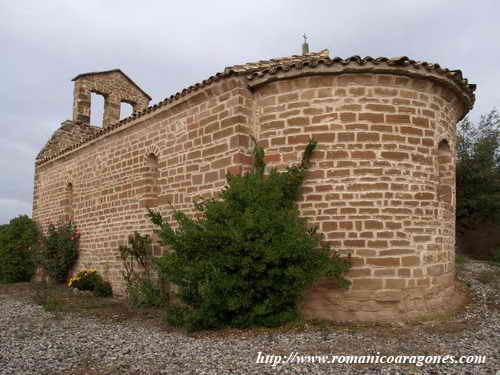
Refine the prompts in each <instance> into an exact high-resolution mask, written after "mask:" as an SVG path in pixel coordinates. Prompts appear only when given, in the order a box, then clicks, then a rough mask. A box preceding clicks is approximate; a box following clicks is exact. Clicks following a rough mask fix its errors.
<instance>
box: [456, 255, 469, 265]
mask: <svg viewBox="0 0 500 375" xmlns="http://www.w3.org/2000/svg"><path fill="white" fill-rule="evenodd" d="M465 262H467V258H465V257H464V256H463V255H456V256H455V263H456V264H459V265H462V264H465Z"/></svg>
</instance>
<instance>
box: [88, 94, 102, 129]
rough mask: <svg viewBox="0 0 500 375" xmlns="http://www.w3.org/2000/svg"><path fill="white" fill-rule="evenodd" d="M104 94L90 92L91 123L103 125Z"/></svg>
mask: <svg viewBox="0 0 500 375" xmlns="http://www.w3.org/2000/svg"><path fill="white" fill-rule="evenodd" d="M104 103H105V99H104V96H103V95H101V94H97V93H95V92H92V93H90V125H94V126H99V127H102V124H103V119H104Z"/></svg>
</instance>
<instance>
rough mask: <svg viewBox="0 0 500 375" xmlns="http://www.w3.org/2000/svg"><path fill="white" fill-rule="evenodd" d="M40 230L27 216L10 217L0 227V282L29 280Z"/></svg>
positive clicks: (32, 272) (33, 266)
mask: <svg viewBox="0 0 500 375" xmlns="http://www.w3.org/2000/svg"><path fill="white" fill-rule="evenodd" d="M39 236H40V232H39V230H38V228H37V226H36V224H35V223H34V222H33V220H31V219H30V218H29V217H28V216H26V215H22V216H19V217H17V218H15V219H12V220H11V221H10V223H9V224H8V225H3V226H2V228H1V229H0V283H15V282H22V281H30V280H31V278H32V277H33V275H34V273H35V261H34V256H33V255H34V252H35V249H36V246H37V243H38V240H39Z"/></svg>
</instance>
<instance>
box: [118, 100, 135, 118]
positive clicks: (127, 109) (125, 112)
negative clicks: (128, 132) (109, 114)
mask: <svg viewBox="0 0 500 375" xmlns="http://www.w3.org/2000/svg"><path fill="white" fill-rule="evenodd" d="M133 112H134V107H133V106H132V104H130V103H127V102H121V103H120V120H123V119H124V118H127V117H129V116H130V115H131V114H132V113H133Z"/></svg>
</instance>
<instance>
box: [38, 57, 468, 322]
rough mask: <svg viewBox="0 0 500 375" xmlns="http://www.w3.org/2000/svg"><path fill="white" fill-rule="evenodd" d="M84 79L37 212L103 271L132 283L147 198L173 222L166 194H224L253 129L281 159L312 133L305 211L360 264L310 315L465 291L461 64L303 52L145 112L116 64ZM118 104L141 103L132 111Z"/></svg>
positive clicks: (389, 311)
mask: <svg viewBox="0 0 500 375" xmlns="http://www.w3.org/2000/svg"><path fill="white" fill-rule="evenodd" d="M74 81H75V90H74V108H73V111H74V114H73V120H72V121H70V120H67V121H64V122H63V123H62V126H61V128H60V129H58V130H57V131H56V132H55V133H54V135H53V136H52V138H51V139H50V140H49V142H48V143H47V145H46V146H45V147H44V148H43V150H42V151H41V152H40V154H39V155H38V157H37V160H36V167H35V181H34V183H35V184H34V205H33V218H34V219H35V220H36V221H37V222H38V223H39V224H40V225H42V226H43V227H46V226H47V225H48V223H49V222H57V221H58V220H59V219H61V218H64V219H70V220H73V221H74V222H75V223H76V225H77V226H78V228H79V230H80V232H81V252H80V259H79V262H78V265H77V270H78V269H80V268H83V267H92V268H96V269H97V270H98V271H99V272H101V273H102V274H103V275H104V277H105V278H107V279H109V280H110V281H111V283H112V284H113V287H114V288H115V290H117V291H120V290H122V291H123V287H124V283H123V280H122V277H121V269H122V264H121V261H120V258H119V253H118V246H119V245H120V244H125V243H126V241H127V237H128V236H129V235H130V234H132V233H133V231H139V232H142V233H152V230H153V226H152V224H151V223H150V222H149V220H148V219H147V218H146V217H145V213H146V207H151V208H154V209H156V210H159V211H161V213H162V214H163V215H164V216H165V217H167V218H168V219H169V220H170V221H171V222H172V210H171V208H170V207H171V206H170V203H171V204H172V205H173V206H174V207H175V208H176V209H178V210H182V211H184V212H187V213H190V214H193V213H194V209H193V203H192V202H193V199H194V198H196V197H200V196H202V197H210V196H216V195H217V192H218V191H220V190H221V188H222V187H223V186H224V184H225V175H226V173H227V172H231V173H233V174H235V173H241V172H242V171H244V170H245V169H246V168H248V167H249V165H250V164H251V158H250V155H251V149H252V145H251V142H250V135H252V136H254V137H255V138H256V139H257V140H258V142H259V143H260V144H261V145H262V146H264V147H265V149H266V154H267V162H268V163H269V164H268V165H269V166H275V167H278V168H283V167H285V166H287V165H289V164H290V163H294V162H297V161H298V160H299V158H300V155H301V153H302V151H303V150H304V148H305V145H306V144H307V142H308V139H309V137H312V138H314V139H316V140H317V141H318V142H319V147H318V149H317V151H316V152H315V154H314V157H313V163H312V167H311V169H310V171H309V172H308V175H307V178H306V182H305V185H304V188H303V192H304V194H303V199H302V200H301V201H300V202H299V207H300V210H301V213H302V215H303V216H305V217H308V218H309V219H310V221H311V222H313V223H315V224H317V225H319V227H320V230H321V231H322V232H323V233H324V234H325V237H326V240H327V241H329V242H330V243H331V244H332V245H333V248H334V249H336V250H338V251H340V253H341V254H344V255H347V254H351V256H352V260H353V264H354V267H353V268H352V270H351V271H350V272H349V274H348V278H349V279H350V280H351V281H352V285H351V286H350V288H349V289H348V290H344V291H339V290H337V289H335V288H334V286H333V285H330V284H329V282H328V280H324V281H322V282H320V283H318V284H317V285H316V286H314V287H313V288H312V289H311V290H310V291H309V292H308V293H307V295H306V296H305V298H304V301H303V306H302V310H303V312H304V313H305V316H306V317H308V318H320V319H330V320H391V319H412V318H417V317H419V316H421V315H422V314H427V313H435V312H440V311H447V310H449V309H452V308H454V307H455V306H456V305H457V304H458V303H459V302H460V299H461V296H460V294H459V293H458V292H457V289H456V286H455V270H454V256H455V250H454V245H455V196H456V194H455V157H454V155H455V148H456V134H455V127H456V123H457V122H458V121H459V120H460V119H462V118H463V117H464V116H465V114H466V113H467V112H468V111H469V110H470V109H471V108H472V105H473V103H474V90H475V85H472V84H469V83H468V81H467V80H466V79H464V78H463V77H462V73H461V72H460V71H459V70H455V71H451V70H448V69H445V68H442V67H440V66H439V65H437V64H430V63H426V62H417V61H413V60H411V59H409V58H407V57H398V58H384V57H382V58H371V57H365V58H360V57H359V56H353V57H350V58H347V59H341V58H338V57H336V58H330V57H329V53H328V50H323V51H321V52H317V53H308V52H307V51H305V53H304V54H303V55H294V56H291V57H287V58H281V59H273V60H269V61H260V62H257V63H250V64H244V65H236V66H232V67H228V68H226V69H225V70H224V71H223V72H222V73H217V74H216V75H214V76H212V77H210V78H208V79H207V80H205V81H203V82H201V83H197V84H195V85H193V86H190V87H188V88H186V89H184V90H183V91H182V92H179V93H177V94H176V95H173V96H171V97H169V98H167V99H165V100H163V101H161V102H160V103H158V104H155V105H153V106H149V107H148V103H149V101H150V97H149V95H148V94H146V93H145V92H144V91H143V90H142V89H140V88H139V86H137V85H136V84H135V83H134V82H133V81H132V80H131V79H130V78H128V77H127V76H126V75H125V74H124V73H123V72H121V71H120V70H118V69H116V70H111V71H105V72H94V73H86V74H80V75H78V76H77V77H76V78H75V79H74ZM92 92H94V93H98V94H101V95H103V96H104V97H105V108H104V118H103V126H102V127H96V126H93V125H91V124H90V123H89V122H90V118H91V116H90V115H91V114H90V108H91V105H90V97H91V96H90V93H92ZM121 102H126V103H129V104H131V105H132V106H133V108H134V113H133V114H132V115H131V116H130V117H128V118H125V119H123V120H120V119H119V118H120V114H119V108H120V103H121ZM161 251H162V249H161V248H160V247H155V255H160V254H161Z"/></svg>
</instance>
